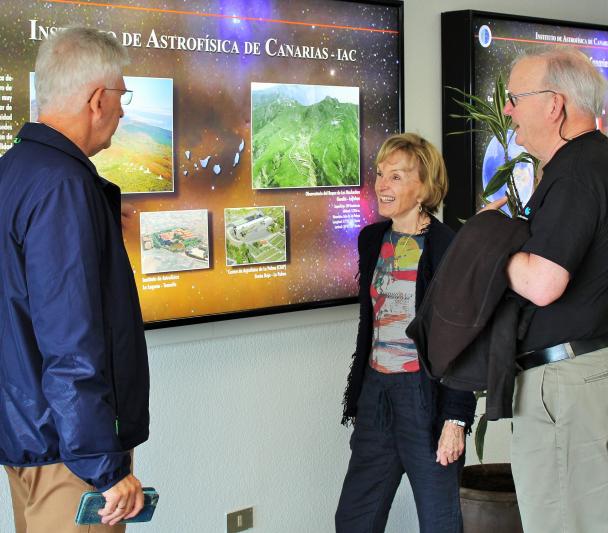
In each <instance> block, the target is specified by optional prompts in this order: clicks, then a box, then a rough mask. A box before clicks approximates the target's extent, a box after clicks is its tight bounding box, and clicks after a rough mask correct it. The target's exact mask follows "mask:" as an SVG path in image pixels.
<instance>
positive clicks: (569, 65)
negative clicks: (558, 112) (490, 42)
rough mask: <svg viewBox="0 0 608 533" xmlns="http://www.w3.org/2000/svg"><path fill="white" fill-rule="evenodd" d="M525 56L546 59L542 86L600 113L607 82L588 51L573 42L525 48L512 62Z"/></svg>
mask: <svg viewBox="0 0 608 533" xmlns="http://www.w3.org/2000/svg"><path fill="white" fill-rule="evenodd" d="M526 58H540V59H543V60H544V61H545V64H546V68H547V71H546V73H545V78H544V80H543V82H544V84H545V86H544V87H540V89H551V90H554V91H556V92H558V93H560V94H563V95H565V96H566V97H567V104H566V105H568V104H573V105H574V106H575V107H577V108H578V109H579V110H581V111H583V112H586V113H591V114H593V116H595V117H599V116H601V114H602V110H603V108H604V102H605V99H606V90H607V88H608V86H607V84H606V80H605V79H604V77H603V76H602V75H601V74H600V73H599V72H598V70H597V69H596V68H595V67H594V66H593V63H592V62H591V60H590V59H589V58H588V57H587V56H586V55H585V54H583V53H582V52H580V51H579V50H577V49H576V48H574V47H572V46H543V47H542V48H541V49H540V50H539V49H536V50H530V51H527V52H524V53H523V54H522V55H520V56H519V57H518V58H517V59H516V60H515V61H514V63H513V64H514V65H515V64H516V63H518V62H519V61H521V60H522V59H526Z"/></svg>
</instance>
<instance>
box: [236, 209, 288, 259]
mask: <svg viewBox="0 0 608 533" xmlns="http://www.w3.org/2000/svg"><path fill="white" fill-rule="evenodd" d="M224 221H225V226H226V265H227V266H241V265H252V264H259V263H278V262H282V261H286V260H287V247H286V238H285V206H273V207H243V208H229V209H225V210H224Z"/></svg>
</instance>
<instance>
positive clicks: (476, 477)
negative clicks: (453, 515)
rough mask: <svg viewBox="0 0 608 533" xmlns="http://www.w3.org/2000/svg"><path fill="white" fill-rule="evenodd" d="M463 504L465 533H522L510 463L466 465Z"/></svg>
mask: <svg viewBox="0 0 608 533" xmlns="http://www.w3.org/2000/svg"><path fill="white" fill-rule="evenodd" d="M460 505H461V507H462V519H463V522H464V533H488V532H492V533H523V528H522V525H521V518H520V516H519V508H518V507H517V496H516V495H515V484H514V483H513V476H512V474H511V465H510V464H509V463H496V464H485V465H473V466H465V467H464V469H463V471H462V480H461V482H460Z"/></svg>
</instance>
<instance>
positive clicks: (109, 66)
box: [35, 28, 129, 113]
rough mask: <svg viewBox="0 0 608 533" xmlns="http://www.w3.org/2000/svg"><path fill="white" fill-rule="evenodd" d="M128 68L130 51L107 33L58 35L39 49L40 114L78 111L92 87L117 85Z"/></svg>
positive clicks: (89, 30) (75, 30) (68, 31)
mask: <svg viewBox="0 0 608 533" xmlns="http://www.w3.org/2000/svg"><path fill="white" fill-rule="evenodd" d="M128 64H129V56H128V55H127V50H126V49H125V48H124V47H123V46H122V45H121V44H120V43H119V42H118V41H117V40H116V38H115V37H113V36H112V35H110V34H108V33H103V32H101V31H99V30H95V29H92V28H67V29H64V30H60V31H58V32H57V33H56V34H54V35H53V36H51V37H49V39H48V40H47V41H45V42H43V43H42V44H41V45H40V49H39V50H38V57H37V58H36V67H35V68H36V76H35V86H36V103H37V105H38V111H39V113H47V112H51V111H52V112H64V111H66V110H68V109H75V111H78V110H79V109H80V106H81V105H84V104H85V102H86V101H87V100H86V99H87V98H88V97H90V96H91V95H90V94H87V91H92V90H93V89H94V88H95V87H93V84H95V83H102V84H108V85H110V84H114V83H116V81H117V80H118V79H119V78H120V76H121V75H122V70H123V68H124V67H125V66H126V65H128ZM109 88H113V87H111V86H110V87H109ZM75 106H76V108H75Z"/></svg>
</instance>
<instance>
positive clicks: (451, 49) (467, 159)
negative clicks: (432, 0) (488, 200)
mask: <svg viewBox="0 0 608 533" xmlns="http://www.w3.org/2000/svg"><path fill="white" fill-rule="evenodd" d="M543 45H556V46H573V47H576V48H578V49H579V50H581V51H582V52H583V53H585V54H586V55H587V56H588V57H589V58H590V59H591V61H592V62H593V64H594V65H595V66H596V68H597V69H598V70H599V71H600V72H601V73H602V75H604V76H605V77H606V78H608V27H605V26H597V25H590V24H576V23H572V22H565V21H554V20H546V19H536V18H525V17H518V16H515V15H504V14H497V13H484V12H479V11H455V12H449V13H443V14H442V71H443V79H442V82H443V86H444V89H443V149H444V156H445V158H446V164H447V166H448V174H449V176H450V192H449V193H448V197H447V198H446V202H445V211H444V218H445V220H446V222H448V223H449V224H451V225H453V226H454V227H458V226H459V225H460V222H459V221H458V219H462V218H467V217H469V216H471V215H472V214H473V213H474V212H475V211H477V210H478V209H479V208H480V207H481V205H480V202H481V200H480V193H481V192H482V191H483V189H484V187H485V186H486V185H487V183H488V181H489V179H490V178H491V177H492V175H493V174H494V171H495V170H496V168H497V167H498V166H499V165H500V164H502V162H503V159H504V156H503V152H502V148H501V147H500V145H499V144H498V142H497V141H496V139H495V138H494V137H493V135H492V134H491V133H487V132H476V133H471V134H467V135H450V133H451V132H455V131H462V130H465V129H467V128H470V127H471V126H470V124H469V125H467V124H464V123H463V122H462V121H461V120H457V119H454V118H451V117H450V116H449V115H450V114H453V113H457V114H458V113H460V112H461V111H462V110H461V109H460V108H459V107H458V106H457V105H456V104H455V103H454V101H453V98H454V97H456V98H458V97H459V96H458V95H457V94H456V93H455V92H454V91H451V90H449V89H447V87H457V88H459V89H461V90H463V91H465V92H467V93H471V94H475V95H476V96H478V97H481V98H482V99H484V100H486V101H488V102H491V101H492V92H493V89H494V82H495V80H496V78H497V77H498V76H499V75H502V77H503V79H504V80H505V82H506V81H507V80H508V77H509V71H510V65H511V63H512V61H513V60H514V59H515V58H516V57H517V56H518V55H519V54H521V53H522V52H523V51H525V50H528V49H534V48H538V47H541V46H543ZM604 115H605V111H604ZM598 127H599V128H600V129H601V130H602V131H603V132H604V133H607V132H608V121H606V119H605V116H602V117H598ZM523 150H524V149H523V148H522V147H520V146H518V145H516V144H515V140H514V136H513V137H512V141H511V143H510V145H509V156H510V157H514V156H516V155H517V154H518V153H520V152H521V151H523ZM515 180H516V183H517V185H518V190H519V193H520V196H521V198H522V201H523V203H524V204H525V203H526V202H527V200H528V199H529V198H530V196H531V194H532V192H533V186H534V173H533V168H532V165H524V164H521V165H518V167H517V168H516V171H515ZM503 195H504V192H503V191H502V190H501V191H498V192H497V193H496V194H495V195H493V197H492V199H496V198H498V197H501V196H503Z"/></svg>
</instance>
